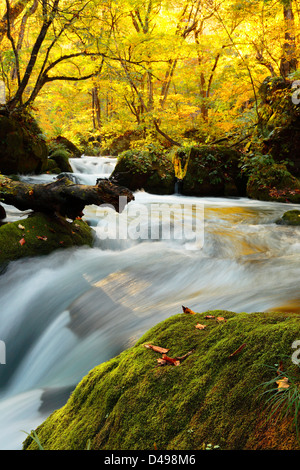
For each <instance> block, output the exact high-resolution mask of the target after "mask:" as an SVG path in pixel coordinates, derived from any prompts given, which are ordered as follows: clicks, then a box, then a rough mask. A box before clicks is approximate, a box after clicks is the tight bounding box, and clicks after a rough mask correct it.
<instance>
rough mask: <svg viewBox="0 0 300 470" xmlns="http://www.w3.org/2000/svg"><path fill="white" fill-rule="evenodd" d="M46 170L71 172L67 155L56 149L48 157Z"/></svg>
mask: <svg viewBox="0 0 300 470" xmlns="http://www.w3.org/2000/svg"><path fill="white" fill-rule="evenodd" d="M47 170H48V171H49V172H52V173H54V172H55V173H56V172H57V170H59V171H58V173H62V172H70V173H72V171H73V170H72V167H71V165H70V163H69V156H68V155H66V154H65V153H64V152H63V151H60V150H56V151H55V152H53V153H52V154H51V155H50V156H49V158H48V167H47Z"/></svg>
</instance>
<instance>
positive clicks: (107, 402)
mask: <svg viewBox="0 0 300 470" xmlns="http://www.w3.org/2000/svg"><path fill="white" fill-rule="evenodd" d="M208 314H209V315H212V316H214V318H206V316H207V315H208ZM217 317H219V318H217ZM222 318H223V319H224V320H222ZM197 324H200V325H206V326H205V328H204V329H197V328H195V325H197ZM299 335H300V323H299V315H297V314H294V313H252V314H248V313H239V314H235V313H233V312H228V311H214V312H206V313H197V314H195V315H189V314H178V315H174V316H172V317H170V318H169V319H167V320H165V321H163V322H162V323H160V324H158V325H156V326H155V327H153V328H152V329H150V330H149V331H148V332H147V333H146V334H145V335H144V336H143V337H142V338H141V339H140V340H139V341H138V342H137V343H136V345H135V346H134V347H132V348H130V349H128V350H125V351H124V352H123V353H121V354H120V355H118V356H117V357H115V358H113V359H111V360H110V361H108V362H105V363H103V364H101V365H99V366H98V367H96V368H94V369H93V370H91V371H90V372H89V373H88V374H87V376H86V377H84V378H83V379H82V381H81V382H80V383H79V384H78V386H77V387H76V389H75V390H74V391H73V393H72V394H71V396H70V398H69V400H68V402H67V403H66V405H65V406H64V407H62V408H61V409H59V410H57V411H55V412H54V413H52V415H51V416H49V418H48V419H46V421H44V423H42V424H41V425H40V426H39V427H38V428H37V429H36V433H37V436H38V439H39V441H40V443H41V445H42V446H43V448H44V449H46V450H72V449H73V450H80V449H86V448H87V444H88V443H89V445H90V448H91V449H95V450H97V449H99V450H100V449H101V450H105V449H109V450H115V449H116V450H150V451H151V450H154V449H158V450H168V449H172V450H197V449H203V448H206V447H207V445H208V444H211V445H212V446H219V448H220V449H221V450H227V449H234V450H240V449H243V450H247V449H251V450H252V449H276V450H279V449H286V450H292V449H295V450H296V449H297V450H300V444H299V441H298V440H297V433H296V429H295V423H294V422H293V419H294V413H295V408H294V406H293V405H291V403H290V402H289V396H293V394H296V396H297V394H298V397H299V384H300V369H299V365H297V364H296V363H294V362H293V361H292V360H291V355H292V353H293V352H295V351H294V350H293V349H292V344H293V342H294V341H295V340H298V339H299ZM146 344H151V345H155V346H160V347H163V348H167V349H169V351H168V353H167V356H168V357H171V358H175V357H182V356H184V355H186V354H187V353H188V352H190V351H192V353H191V354H190V355H188V356H187V357H186V359H185V360H179V365H178V366H175V365H172V364H169V365H164V366H161V365H159V363H158V362H157V359H161V358H162V354H160V353H158V352H155V351H154V350H152V349H148V348H146V347H145V345H146ZM281 361H282V362H281ZM278 364H280V370H281V371H282V372H279V371H278V370H279V367H278ZM278 374H284V376H285V377H287V378H288V385H289V387H290V389H289V391H290V392H291V393H290V395H289V394H288V393H287V390H288V389H282V388H280V389H278V388H277V387H278V385H277V384H276V381H278V380H279V379H280V378H281V377H282V376H281V375H278ZM263 384H264V385H263ZM271 390H273V391H271ZM263 392H268V393H266V394H264V393H263ZM271 396H273V397H274V398H280V399H281V406H280V407H279V408H278V409H277V411H276V412H275V413H274V414H273V415H272V416H271V413H272V412H273V411H274V410H273V408H272V406H271V407H270V408H268V407H267V400H268V399H269V398H270V397H271ZM294 396H295V395H294ZM298 400H299V398H298ZM271 404H272V401H271V402H269V405H271ZM289 404H290V405H291V407H290V408H288V406H287V405H289ZM294 405H296V406H298V407H299V401H298V402H297V401H296V403H294ZM287 410H288V412H287V413H286V411H287ZM24 449H37V444H36V442H34V441H33V440H32V439H31V438H30V437H28V438H27V439H26V441H25V442H24Z"/></svg>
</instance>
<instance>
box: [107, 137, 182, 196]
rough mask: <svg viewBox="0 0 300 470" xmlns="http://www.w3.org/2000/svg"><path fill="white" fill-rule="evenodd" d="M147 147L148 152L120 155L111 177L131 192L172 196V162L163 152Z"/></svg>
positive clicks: (131, 152)
mask: <svg viewBox="0 0 300 470" xmlns="http://www.w3.org/2000/svg"><path fill="white" fill-rule="evenodd" d="M149 147H150V149H149V150H128V151H126V152H123V153H121V155H120V156H119V159H118V163H117V165H116V167H115V169H114V171H113V173H112V177H116V178H117V181H118V183H119V184H120V185H122V186H125V187H127V188H129V189H131V190H132V191H136V190H139V189H144V190H145V191H147V192H150V193H154V194H172V193H173V192H174V184H175V173H174V167H173V164H172V160H171V158H170V157H169V156H168V155H167V154H165V153H164V152H163V151H161V152H159V151H158V149H155V150H153V149H151V146H149Z"/></svg>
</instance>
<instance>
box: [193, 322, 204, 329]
mask: <svg viewBox="0 0 300 470" xmlns="http://www.w3.org/2000/svg"><path fill="white" fill-rule="evenodd" d="M195 328H197V329H198V330H204V329H205V328H206V325H201V323H197V325H195Z"/></svg>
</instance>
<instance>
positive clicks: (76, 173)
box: [0, 156, 300, 450]
mask: <svg viewBox="0 0 300 470" xmlns="http://www.w3.org/2000/svg"><path fill="white" fill-rule="evenodd" d="M115 163H116V159H115V158H109V157H84V156H83V157H81V158H79V159H71V165H72V169H73V173H72V174H71V175H70V177H72V178H73V179H74V181H77V182H78V183H82V184H95V181H96V178H99V177H107V176H109V175H110V173H111V172H112V170H113V168H114V166H115ZM55 177H56V176H55V175H40V176H32V177H31V176H26V177H23V179H24V180H27V181H33V182H49V181H52V180H54V179H55ZM5 208H6V211H7V217H8V220H10V221H13V220H18V219H19V218H22V217H24V215H26V213H21V212H19V211H18V210H16V209H15V208H13V207H11V206H5ZM156 208H159V210H160V212H159V213H158V212H157V211H156ZM170 208H171V209H172V211H173V213H174V214H175V215H174V216H173V218H172V224H169V225H170V227H169V231H168V227H167V226H168V219H167V213H168V210H169V209H170ZM291 208H298V209H300V206H296V205H287V204H280V203H271V202H261V201H255V200H249V199H247V198H229V199H225V198H193V197H186V196H182V195H180V194H174V195H170V196H158V195H151V194H148V193H145V192H143V191H139V192H136V193H135V201H133V202H131V203H130V204H129V205H128V206H126V208H125V210H124V211H123V213H122V214H120V215H118V214H116V213H115V212H114V211H112V210H110V209H109V208H101V207H100V208H99V207H96V206H88V207H86V208H85V210H84V219H85V220H87V221H88V223H89V224H90V225H91V226H93V228H94V229H95V243H94V247H93V248H87V247H80V248H72V249H67V250H58V251H56V252H54V253H51V254H50V255H47V256H40V257H34V258H31V259H21V260H18V261H15V262H11V263H10V264H9V266H8V268H7V270H6V271H5V272H3V273H2V275H1V276H0V298H1V311H0V340H1V341H3V342H4V343H5V347H6V364H1V365H0V449H1V450H6V449H7V450H8V449H13V450H18V449H21V448H22V442H23V440H24V439H25V438H26V435H25V434H24V432H23V431H25V432H30V431H31V430H32V429H34V428H35V427H36V426H37V425H38V424H40V423H41V422H42V421H43V420H44V419H45V418H46V417H47V416H49V414H50V413H51V412H52V411H53V410H55V409H57V408H59V407H61V406H62V405H63V404H64V403H65V402H66V400H67V398H68V396H69V394H70V392H71V391H72V390H73V389H74V387H75V386H76V384H77V383H78V382H79V381H80V380H81V378H82V377H83V376H84V375H86V374H87V373H88V371H89V370H90V369H92V368H93V367H94V366H96V365H97V364H99V363H101V362H104V361H106V360H108V359H110V358H111V357H113V356H115V355H117V354H118V353H120V352H121V351H122V350H124V349H125V348H127V347H130V346H131V345H133V344H134V343H135V341H136V340H137V339H138V338H139V337H140V336H141V335H142V334H143V333H144V332H145V331H147V330H148V329H149V328H150V327H151V326H153V325H154V324H156V323H158V322H160V321H161V320H163V319H165V318H167V317H169V316H171V315H174V314H177V313H180V312H182V305H185V306H188V307H190V308H191V309H193V310H195V311H199V312H203V311H206V310H208V309H227V310H232V311H235V312H248V313H251V312H254V311H264V312H266V315H267V312H268V311H271V310H279V309H281V310H287V311H289V310H290V311H299V312H300V292H299V279H300V238H299V228H297V227H296V228H295V227H287V226H278V225H276V224H275V221H276V219H277V218H278V217H280V216H281V215H282V214H283V213H284V212H285V211H286V210H288V209H291ZM130 211H131V212H130ZM120 227H121V229H120ZM176 227H177V228H178V227H181V228H182V227H184V228H185V230H182V231H181V232H180V231H178V232H176V230H175V228H176ZM164 229H166V230H164ZM178 234H179V235H178ZM193 236H194V239H193Z"/></svg>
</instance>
